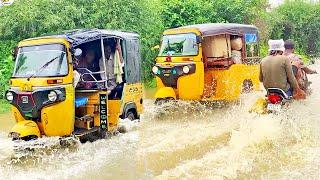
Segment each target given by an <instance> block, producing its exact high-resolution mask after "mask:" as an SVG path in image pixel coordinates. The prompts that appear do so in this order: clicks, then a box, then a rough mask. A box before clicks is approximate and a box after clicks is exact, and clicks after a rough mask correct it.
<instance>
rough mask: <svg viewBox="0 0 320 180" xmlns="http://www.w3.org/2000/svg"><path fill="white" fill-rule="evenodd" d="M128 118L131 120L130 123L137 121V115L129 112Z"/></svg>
mask: <svg viewBox="0 0 320 180" xmlns="http://www.w3.org/2000/svg"><path fill="white" fill-rule="evenodd" d="M126 118H127V119H129V120H130V121H134V120H135V119H136V115H135V113H134V112H132V111H128V112H127V114H126Z"/></svg>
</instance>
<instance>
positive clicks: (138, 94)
mask: <svg viewBox="0 0 320 180" xmlns="http://www.w3.org/2000/svg"><path fill="white" fill-rule="evenodd" d="M51 43H54V44H56V43H60V44H63V45H65V46H66V49H67V50H69V49H70V44H69V42H68V41H66V40H65V39H63V38H62V39H60V38H40V39H31V40H25V41H22V42H20V43H19V47H24V46H31V45H41V44H51ZM67 54H68V57H67V59H68V64H69V68H68V69H69V70H68V74H67V75H66V76H64V77H50V78H48V77H43V78H42V77H41V78H40V77H39V78H38V77H37V78H31V79H30V80H27V78H12V79H11V88H15V89H18V90H19V91H23V92H32V91H34V90H37V89H38V88H48V87H53V86H59V87H64V88H65V90H66V98H65V100H64V101H62V102H58V103H56V104H53V105H49V106H45V107H43V108H42V109H41V119H40V120H38V121H37V122H34V121H32V120H31V119H25V118H24V117H23V116H22V115H21V113H20V111H19V110H18V109H17V108H16V107H14V106H12V112H13V114H14V118H15V120H16V122H17V124H16V125H15V126H14V127H13V128H12V130H11V133H12V132H15V133H18V134H20V137H24V136H28V135H36V136H38V137H41V136H42V135H44V136H70V135H72V133H73V132H74V130H75V129H74V128H75V125H76V122H75V121H76V120H75V111H76V108H75V97H76V95H77V96H81V95H85V96H86V97H88V103H87V105H86V106H84V107H82V108H79V109H80V110H79V111H80V113H81V111H82V112H83V113H85V114H83V115H90V116H92V117H94V126H100V114H99V95H100V94H107V92H106V91H96V92H89V93H83V92H81V93H78V92H76V90H75V87H74V86H73V78H74V77H73V66H72V57H71V53H70V52H67ZM51 79H52V80H53V79H55V80H56V79H59V80H62V81H61V82H62V83H60V84H48V83H47V81H48V80H51ZM142 95H143V93H142V84H141V83H136V84H130V85H125V86H124V93H123V97H122V100H109V101H108V105H107V108H108V130H109V131H111V132H113V131H115V130H117V126H118V121H119V116H120V115H121V114H122V113H123V108H125V104H126V103H129V102H134V103H135V104H136V106H137V114H138V115H139V114H141V113H142V110H143V107H142ZM88 129H89V127H88Z"/></svg>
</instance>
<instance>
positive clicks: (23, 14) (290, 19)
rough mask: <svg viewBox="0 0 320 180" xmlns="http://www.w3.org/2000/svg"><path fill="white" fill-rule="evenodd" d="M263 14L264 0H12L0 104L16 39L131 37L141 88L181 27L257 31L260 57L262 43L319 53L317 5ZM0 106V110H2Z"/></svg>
mask: <svg viewBox="0 0 320 180" xmlns="http://www.w3.org/2000/svg"><path fill="white" fill-rule="evenodd" d="M267 9H269V5H268V1H267V0H237V1H234V0H212V1H211V0H184V1H181V0H134V1H132V0H92V1H90V3H89V2H88V1H87V0H76V1H75V0H56V1H52V0H17V1H16V2H15V3H14V4H13V5H12V6H7V7H3V8H0V22H1V23H0V40H1V43H0V74H1V76H0V99H1V98H3V94H4V91H5V90H6V89H7V88H8V79H9V77H10V75H11V71H12V68H13V61H12V57H11V49H12V48H13V47H14V46H15V45H16V44H17V42H19V41H20V40H22V39H25V38H30V37H36V36H41V35H45V34H57V33H62V32H63V31H64V30H70V29H78V28H105V29H120V30H126V31H134V32H137V33H139V34H140V36H141V43H142V58H143V63H142V68H143V78H144V82H146V86H154V84H155V83H154V80H153V76H152V73H151V67H152V65H153V63H154V58H155V56H156V54H157V51H156V50H152V47H154V46H155V45H159V44H160V37H161V33H162V31H163V30H164V29H166V28H173V27H178V26H182V25H187V24H196V23H209V22H229V23H245V24H254V25H256V26H257V27H258V28H259V29H260V38H261V40H262V41H261V55H262V56H264V55H266V52H267V47H266V42H267V40H268V39H270V38H273V39H278V38H283V39H289V38H290V39H294V40H295V41H297V43H298V51H299V53H301V54H302V55H307V56H305V57H306V59H308V57H312V56H317V55H318V52H319V50H320V31H318V29H320V16H318V14H320V5H319V4H309V3H305V2H303V1H286V3H284V4H283V5H281V6H280V7H278V8H276V9H273V10H271V11H270V10H267ZM2 104H3V103H2ZM2 104H0V108H2V106H3V105H2Z"/></svg>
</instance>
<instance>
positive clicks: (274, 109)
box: [267, 104, 281, 112]
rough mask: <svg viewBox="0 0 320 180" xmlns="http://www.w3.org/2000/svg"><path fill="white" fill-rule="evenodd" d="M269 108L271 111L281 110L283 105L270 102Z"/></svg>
mask: <svg viewBox="0 0 320 180" xmlns="http://www.w3.org/2000/svg"><path fill="white" fill-rule="evenodd" d="M267 109H268V110H269V111H276V112H280V111H281V105H280V104H268V106H267Z"/></svg>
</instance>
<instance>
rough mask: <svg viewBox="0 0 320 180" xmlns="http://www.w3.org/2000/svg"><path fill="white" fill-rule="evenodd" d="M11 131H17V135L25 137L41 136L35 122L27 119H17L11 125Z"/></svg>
mask: <svg viewBox="0 0 320 180" xmlns="http://www.w3.org/2000/svg"><path fill="white" fill-rule="evenodd" d="M11 132H15V133H18V134H19V137H27V136H37V137H41V133H40V130H39V128H38V125H37V123H35V122H34V121H29V120H25V121H19V122H18V123H17V124H15V125H14V126H13V128H12V129H11Z"/></svg>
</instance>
